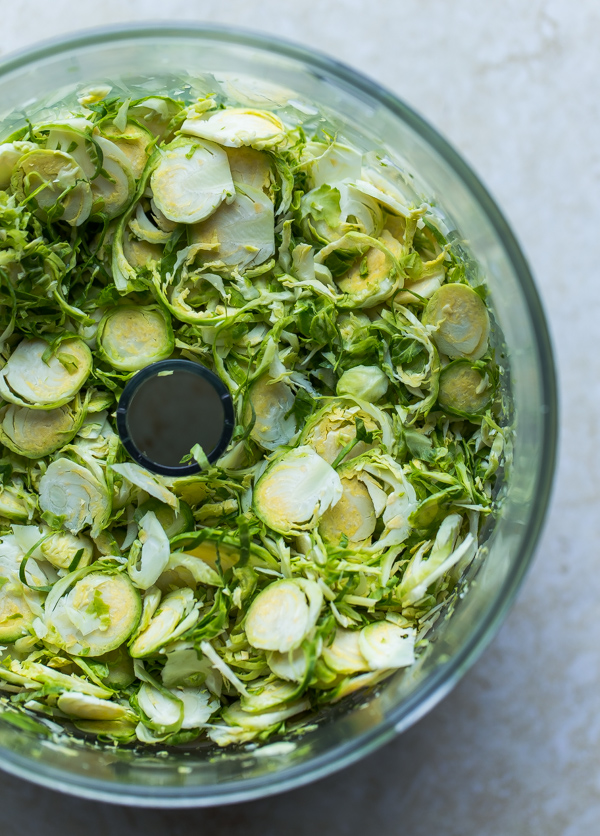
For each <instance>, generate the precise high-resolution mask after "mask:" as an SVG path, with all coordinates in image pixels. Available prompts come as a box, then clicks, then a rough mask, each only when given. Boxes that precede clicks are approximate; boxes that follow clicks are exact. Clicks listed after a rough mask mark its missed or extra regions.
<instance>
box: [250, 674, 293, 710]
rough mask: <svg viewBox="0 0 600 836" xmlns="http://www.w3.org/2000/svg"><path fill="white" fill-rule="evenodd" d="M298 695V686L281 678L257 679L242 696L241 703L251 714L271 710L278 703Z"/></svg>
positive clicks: (288, 700)
mask: <svg viewBox="0 0 600 836" xmlns="http://www.w3.org/2000/svg"><path fill="white" fill-rule="evenodd" d="M297 696H298V686H297V685H296V684H292V683H291V682H282V681H281V680H274V681H273V680H271V681H266V682H265V681H255V682H253V683H252V686H251V688H249V690H248V694H247V695H245V696H242V697H241V698H240V705H241V707H242V708H243V709H244V711H248V712H249V713H250V714H260V713H261V712H262V711H270V710H271V709H273V708H275V706H278V705H284V704H285V703H288V702H291V701H292V700H293V699H295V698H296V697H297Z"/></svg>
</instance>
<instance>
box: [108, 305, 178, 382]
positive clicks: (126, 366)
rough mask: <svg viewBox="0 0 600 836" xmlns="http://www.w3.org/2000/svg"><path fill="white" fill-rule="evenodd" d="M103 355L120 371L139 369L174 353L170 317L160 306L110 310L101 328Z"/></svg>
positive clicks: (123, 306)
mask: <svg viewBox="0 0 600 836" xmlns="http://www.w3.org/2000/svg"><path fill="white" fill-rule="evenodd" d="M97 340H98V348H99V352H100V355H101V356H102V357H103V358H104V359H106V360H107V361H108V362H109V363H110V364H111V366H113V368H115V369H119V370H120V371H137V370H138V369H143V368H144V367H145V366H148V365H149V364H150V363H155V362H157V361H158V360H165V359H166V358H167V357H170V355H171V354H172V352H173V347H174V338H173V330H172V328H171V324H170V321H169V319H168V318H167V317H166V316H165V314H164V313H163V312H162V311H161V310H160V309H159V308H156V307H140V306H137V305H121V306H119V307H117V308H112V309H111V310H110V311H108V312H107V313H106V314H105V315H104V317H103V318H102V321H101V322H100V325H99V327H98V334H97Z"/></svg>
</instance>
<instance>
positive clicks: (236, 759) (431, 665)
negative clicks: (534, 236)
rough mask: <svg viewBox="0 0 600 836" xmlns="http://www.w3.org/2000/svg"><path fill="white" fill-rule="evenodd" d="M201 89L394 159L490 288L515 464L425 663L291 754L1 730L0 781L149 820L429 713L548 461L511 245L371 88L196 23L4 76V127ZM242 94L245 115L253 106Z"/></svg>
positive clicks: (103, 42)
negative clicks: (316, 112)
mask: <svg viewBox="0 0 600 836" xmlns="http://www.w3.org/2000/svg"><path fill="white" fill-rule="evenodd" d="M207 74H208V75H207ZM212 74H216V75H217V77H219V78H220V79H221V81H223V76H224V74H229V82H227V81H225V82H224V83H231V79H232V77H234V76H235V77H238V78H239V77H246V76H251V77H253V78H255V79H260V80H261V82H262V83H263V87H264V86H265V85H267V86H268V85H272V84H274V85H279V86H283V87H285V88H288V89H289V90H291V91H294V96H296V97H297V98H298V99H299V100H301V101H304V102H306V101H308V102H312V103H314V104H315V105H316V107H318V108H319V109H320V110H323V111H325V112H327V113H328V114H329V117H330V119H331V120H333V121H334V122H335V123H336V124H337V125H338V126H339V129H340V132H341V133H343V134H344V135H345V136H346V137H347V138H348V139H350V140H353V141H355V142H356V143H357V144H359V145H361V146H363V147H365V148H371V149H380V150H382V151H384V152H385V153H388V154H390V155H391V156H392V157H394V158H395V159H397V160H399V162H400V163H401V165H402V166H403V167H404V169H405V170H406V171H408V172H410V173H411V174H412V175H414V182H415V184H416V188H417V190H418V191H420V192H422V193H423V194H425V195H427V196H428V197H430V198H434V199H435V200H436V201H437V202H438V205H439V206H441V207H442V208H443V210H444V212H445V214H446V215H447V217H448V218H450V219H451V221H452V223H453V225H454V226H455V227H456V229H457V230H459V231H460V236H461V238H462V239H463V240H464V241H465V242H466V244H467V246H468V248H469V250H470V252H471V254H472V255H473V257H474V258H475V260H476V261H477V262H478V263H479V265H480V268H481V270H482V272H483V275H484V276H485V279H486V282H487V284H488V287H489V289H490V298H491V304H492V308H493V311H494V314H495V319H496V322H497V326H498V327H497V330H496V333H497V337H498V340H499V342H498V351H499V352H502V353H504V354H505V355H506V360H505V362H506V363H507V365H508V367H509V369H510V375H509V380H510V394H511V398H512V403H513V410H514V414H513V420H514V427H515V439H514V458H513V465H512V469H511V472H510V478H509V479H508V480H507V482H506V483H505V485H504V486H503V488H502V492H501V493H502V494H503V496H502V499H501V502H500V508H499V511H498V513H497V514H496V515H495V518H494V519H493V520H492V521H491V524H488V526H487V532H486V536H487V543H486V549H485V552H486V554H485V559H483V560H482V559H481V558H478V559H476V561H475V562H474V563H473V564H472V565H471V567H470V568H469V570H468V573H467V577H466V578H465V583H466V585H467V587H468V590H467V594H466V595H464V596H463V597H459V598H458V599H457V601H456V603H455V609H454V612H453V614H452V617H451V618H449V619H447V620H444V619H440V620H439V621H438V624H437V625H436V628H434V634H433V637H434V639H435V640H434V641H432V642H431V644H430V645H429V647H428V649H427V651H426V652H425V653H423V654H422V655H421V656H420V658H419V659H418V661H417V663H416V664H415V665H414V666H413V667H412V668H409V669H406V670H404V671H403V672H398V673H397V674H396V675H394V676H393V677H392V678H391V679H390V680H388V682H386V683H385V684H384V685H383V686H380V687H379V689H378V690H377V691H375V692H374V693H371V694H359V695H357V697H356V698H355V699H354V700H350V701H349V702H348V701H346V702H342V703H340V704H338V705H336V706H334V707H333V709H329V710H328V711H326V712H324V713H323V714H322V715H320V716H319V717H318V718H317V721H316V722H315V723H314V724H312V727H311V728H310V729H309V730H307V731H306V732H304V734H303V735H302V736H301V737H296V738H293V739H292V742H289V741H285V740H284V741H279V742H275V743H270V744H267V745H266V746H263V747H259V748H256V749H254V750H252V748H251V747H241V748H239V749H235V750H234V749H227V750H215V749H214V747H213V748H210V747H207V746H206V747H199V748H195V749H193V748H192V749H182V750H178V751H169V752H162V751H157V750H156V749H148V750H147V751H146V752H143V753H141V754H140V752H139V751H138V752H133V751H132V750H128V749H122V750H117V749H115V748H114V747H111V746H105V747H102V746H100V747H97V746H93V745H89V744H86V743H82V742H81V741H73V742H72V743H60V744H57V742H56V741H55V740H53V739H52V738H49V737H44V736H41V737H40V736H39V735H38V734H36V733H35V732H34V731H31V730H28V729H26V728H18V727H16V726H15V725H14V724H12V723H10V722H7V721H6V719H3V718H2V717H0V767H2V768H3V769H5V770H6V771H8V772H11V773H13V774H15V775H18V776H20V777H22V778H27V779H29V780H31V781H35V782H37V783H39V784H42V785H44V786H47V787H51V788H54V789H58V790H62V791H64V792H69V793H73V794H76V795H81V796H86V797H88V798H94V799H102V800H105V801H112V802H120V803H126V804H137V805H144V806H164V807H186V806H208V805H212V804H222V803H226V802H233V801H240V800H244V799H251V798H257V797H260V796H265V795H269V794H272V793H276V792H280V791H282V790H285V789H289V788H291V787H297V786H299V785H301V784H305V783H307V782H309V781H312V780H314V779H316V778H319V777H321V776H324V775H327V774H328V773H330V772H333V771H334V770H336V769H340V768H342V767H344V766H347V765H348V764H350V763H352V762H353V761H355V760H357V759H358V758H360V757H362V756H363V755H366V754H367V753H368V752H372V751H373V750H374V749H376V748H377V747H378V746H381V745H382V744H383V743H385V742H386V741H388V740H390V739H391V738H392V737H393V736H394V735H395V734H397V733H399V732H402V731H403V730H404V729H406V728H408V727H409V726H410V725H412V724H413V723H415V722H416V721H417V720H418V719H419V718H421V717H422V716H423V715H424V714H426V713H427V712H428V711H430V710H431V709H432V708H433V706H435V705H436V703H438V702H439V701H440V700H441V699H442V698H443V697H444V696H445V695H446V694H447V693H448V692H449V691H450V689H451V688H452V687H453V686H454V685H455V684H456V683H457V681H458V680H459V679H460V677H461V676H462V675H463V674H464V673H465V671H466V670H467V669H468V668H469V666H470V665H471V664H473V662H474V661H475V659H476V658H477V657H478V656H479V654H480V653H481V652H482V650H483V649H484V647H485V646H486V645H487V644H488V643H489V642H490V641H491V639H492V637H493V636H494V634H495V633H496V631H497V630H498V628H499V626H500V624H501V622H502V620H503V618H504V617H505V615H506V613H507V611H508V608H509V606H510V604H511V602H512V600H513V598H514V596H515V593H516V591H517V589H518V587H519V585H520V583H521V581H522V580H523V576H524V574H525V572H526V570H527V567H528V565H529V563H530V562H531V559H532V555H533V550H534V547H535V544H536V541H537V539H538V536H539V533H540V528H541V525H542V521H543V518H544V513H545V510H546V506H547V503H548V497H549V492H550V486H551V479H552V473H553V468H554V460H555V445H556V424H557V407H556V392H555V376H554V368H553V360H552V350H551V346H550V341H549V337H548V332H547V329H546V324H545V321H544V315H543V312H542V308H541V305H540V301H539V298H538V295H537V293H536V290H535V287H534V284H533V281H532V278H531V274H530V272H529V269H528V267H527V264H526V263H525V260H524V258H523V255H522V253H521V251H520V249H519V246H518V244H517V242H516V241H515V238H514V236H513V234H512V233H511V231H510V229H509V227H508V225H507V223H506V221H505V220H504V218H503V217H502V215H501V213H500V212H499V210H498V208H497V206H496V205H495V203H494V201H493V200H492V198H491V197H490V195H489V194H488V193H487V191H486V190H485V188H484V187H483V186H482V184H481V183H480V182H479V180H478V179H477V177H476V176H475V175H474V174H473V172H472V171H471V170H470V168H469V167H468V166H467V165H466V164H465V162H464V161H463V160H462V159H461V158H460V157H459V156H458V154H457V153H456V152H455V151H454V150H453V149H452V148H451V147H450V146H449V145H448V144H447V142H445V140H444V139H443V138H442V137H441V136H440V135H439V134H437V133H436V132H435V130H433V129H432V128H431V127H430V126H429V125H428V124H427V123H426V122H424V121H423V120H422V119H421V118H420V117H419V116H417V115H416V114H415V113H414V112H413V111H412V110H411V109H410V108H408V107H407V106H406V105H405V104H403V103H402V102H401V101H399V100H398V99H397V98H396V97H395V96H394V95H392V94H391V93H389V92H388V91H387V90H385V89H383V88H381V87H379V86H378V85H377V84H375V83H374V82H372V81H370V80H368V79H366V78H364V77H363V76H361V75H360V74H358V73H356V72H354V71H353V70H351V69H349V68H348V67H345V66H342V65H340V64H337V63H336V62H335V61H332V60H330V59H328V58H325V57H323V56H321V55H318V54H315V53H313V52H311V51H309V50H306V49H304V48H302V47H298V46H295V45H292V44H288V43H284V42H281V41H278V40H275V39H273V38H270V37H265V36H261V35H257V34H250V33H247V32H239V31H235V30H230V29H223V28H215V27H209V26H193V25H191V24H185V25H184V26H183V25H182V26H168V25H164V24H161V25H143V26H137V27H128V28H119V29H112V30H100V31H95V32H91V33H88V34H83V35H80V36H78V37H75V38H69V39H66V40H63V41H60V42H55V43H51V44H49V45H46V46H42V47H39V48H37V49H32V50H30V51H28V52H26V53H22V54H21V55H19V56H17V57H15V58H13V59H12V60H9V61H8V62H5V63H4V64H3V65H2V66H0V102H2V108H3V114H1V115H0V120H2V122H3V125H4V126H6V125H8V124H9V123H12V124H14V125H17V124H19V123H22V114H23V112H24V111H25V112H27V113H32V112H35V111H39V110H40V108H41V107H43V106H44V105H52V102H53V101H58V100H59V99H61V98H62V97H63V96H65V95H68V94H69V93H72V91H73V90H74V88H75V87H80V86H81V85H82V84H87V83H89V84H93V83H107V82H108V83H110V81H111V79H133V80H135V81H136V82H137V83H143V82H144V81H145V80H147V83H148V91H149V92H151V91H152V90H156V89H159V88H161V87H164V86H165V83H167V84H168V85H169V86H171V85H172V83H173V79H183V78H188V79H189V76H193V77H195V78H196V79H200V83H201V84H202V83H209V84H214V81H213V78H214V77H213V76H212ZM234 83H235V84H236V85H237V87H238V89H239V82H234ZM244 84H245V82H244ZM245 89H246V90H247V92H248V96H249V97H250V98H249V101H251V99H252V97H253V96H254V97H255V96H256V95H257V94H256V92H251V90H250V88H249V87H248V86H247V85H246V87H245ZM259 101H260V96H259V99H258V102H259ZM19 112H20V114H19ZM7 120H8V121H7ZM7 133H8V129H7V130H6V131H3V135H6V134H7Z"/></svg>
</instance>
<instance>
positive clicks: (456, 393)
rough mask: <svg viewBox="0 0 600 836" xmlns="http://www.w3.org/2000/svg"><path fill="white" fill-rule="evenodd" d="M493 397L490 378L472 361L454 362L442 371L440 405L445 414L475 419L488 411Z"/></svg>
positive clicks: (439, 393) (439, 394)
mask: <svg viewBox="0 0 600 836" xmlns="http://www.w3.org/2000/svg"><path fill="white" fill-rule="evenodd" d="M492 395H493V388H492V386H491V384H490V381H489V379H488V376H487V375H486V374H485V373H482V372H481V370H480V369H478V368H476V367H474V366H473V364H472V363H471V361H470V360H454V361H453V362H452V363H448V365H447V366H445V368H443V369H442V371H441V374H440V388H439V392H438V403H439V405H440V406H441V408H442V409H443V410H444V411H445V412H451V413H453V414H454V415H459V416H460V417H461V418H473V417H475V416H476V415H480V414H481V413H482V412H483V411H484V410H485V409H487V407H488V406H489V405H490V401H491V399H492Z"/></svg>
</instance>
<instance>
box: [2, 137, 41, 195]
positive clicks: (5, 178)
mask: <svg viewBox="0 0 600 836" xmlns="http://www.w3.org/2000/svg"><path fill="white" fill-rule="evenodd" d="M36 149H37V145H35V144H34V143H33V142H4V143H3V144H2V145H0V189H6V188H7V186H9V185H10V179H11V177H12V173H13V171H14V168H15V165H16V164H17V162H18V161H19V159H20V158H21V157H22V156H23V154H26V153H28V152H29V151H35V150H36Z"/></svg>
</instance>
